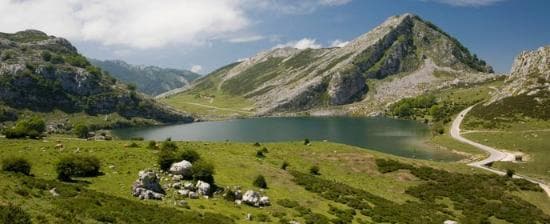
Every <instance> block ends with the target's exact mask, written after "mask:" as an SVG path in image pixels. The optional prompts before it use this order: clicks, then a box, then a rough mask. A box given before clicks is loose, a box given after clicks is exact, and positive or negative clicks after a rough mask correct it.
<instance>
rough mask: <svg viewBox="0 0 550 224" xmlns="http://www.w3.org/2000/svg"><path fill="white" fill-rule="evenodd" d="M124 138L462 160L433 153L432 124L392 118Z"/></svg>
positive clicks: (207, 126)
mask: <svg viewBox="0 0 550 224" xmlns="http://www.w3.org/2000/svg"><path fill="white" fill-rule="evenodd" d="M113 134H114V135H115V136H117V137H119V138H123V139H129V138H131V137H143V138H145V139H147V140H164V139H166V138H168V137H171V138H172V139H173V140H182V141H233V142H278V141H296V140H303V139H305V138H309V139H311V140H318V141H319V140H327V141H331V142H337V143H344V144H348V145H354V146H359V147H363V148H368V149H372V150H376V151H380V152H384V153H389V154H393V155H398V156H403V157H409V158H418V159H427V160H437V161H453V160H459V159H461V157H460V156H459V155H457V154H453V153H451V152H448V151H444V150H430V149H428V148H429V147H426V145H425V142H426V140H427V139H428V138H429V136H430V130H429V128H428V126H427V125H425V124H422V123H419V122H415V121H407V120H397V119H390V118H382V117H377V118H352V117H272V118H271V117H270V118H248V119H236V120H227V121H212V122H197V123H191V124H178V125H169V126H156V127H141V128H126V129H117V130H114V131H113Z"/></svg>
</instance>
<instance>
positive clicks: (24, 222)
mask: <svg viewBox="0 0 550 224" xmlns="http://www.w3.org/2000/svg"><path fill="white" fill-rule="evenodd" d="M0 223H6V224H8V223H9V224H31V223H32V222H31V216H30V215H29V214H28V213H27V212H25V211H24V210H23V209H21V208H20V207H19V206H15V205H13V204H8V205H7V206H5V205H0Z"/></svg>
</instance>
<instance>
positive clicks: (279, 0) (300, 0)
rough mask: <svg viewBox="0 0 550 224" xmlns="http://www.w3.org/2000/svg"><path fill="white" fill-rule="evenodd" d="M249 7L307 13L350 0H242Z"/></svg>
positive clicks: (349, 0)
mask: <svg viewBox="0 0 550 224" xmlns="http://www.w3.org/2000/svg"><path fill="white" fill-rule="evenodd" d="M242 1H245V2H246V3H247V4H246V5H247V6H249V8H253V9H261V10H269V11H277V12H281V13H284V14H308V13H311V12H314V11H315V10H317V9H318V8H320V7H330V6H340V5H345V4H347V3H350V2H351V1H352V0H242Z"/></svg>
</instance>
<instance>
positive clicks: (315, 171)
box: [309, 165, 321, 175]
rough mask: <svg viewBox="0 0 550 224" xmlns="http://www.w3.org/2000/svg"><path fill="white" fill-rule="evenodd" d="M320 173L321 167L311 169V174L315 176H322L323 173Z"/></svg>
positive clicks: (315, 166)
mask: <svg viewBox="0 0 550 224" xmlns="http://www.w3.org/2000/svg"><path fill="white" fill-rule="evenodd" d="M319 171H320V169H319V166H317V165H314V166H312V167H311V168H309V173H310V174H313V175H321V173H320V172H319Z"/></svg>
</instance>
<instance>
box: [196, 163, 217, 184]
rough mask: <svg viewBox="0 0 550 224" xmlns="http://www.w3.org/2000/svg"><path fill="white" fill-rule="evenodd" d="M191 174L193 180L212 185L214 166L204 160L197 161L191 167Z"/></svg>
mask: <svg viewBox="0 0 550 224" xmlns="http://www.w3.org/2000/svg"><path fill="white" fill-rule="evenodd" d="M191 174H192V176H193V179H194V180H202V181H204V182H207V183H209V184H214V165H212V164H211V163H209V162H206V161H204V160H199V161H197V162H195V163H194V164H193V166H192V167H191Z"/></svg>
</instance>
